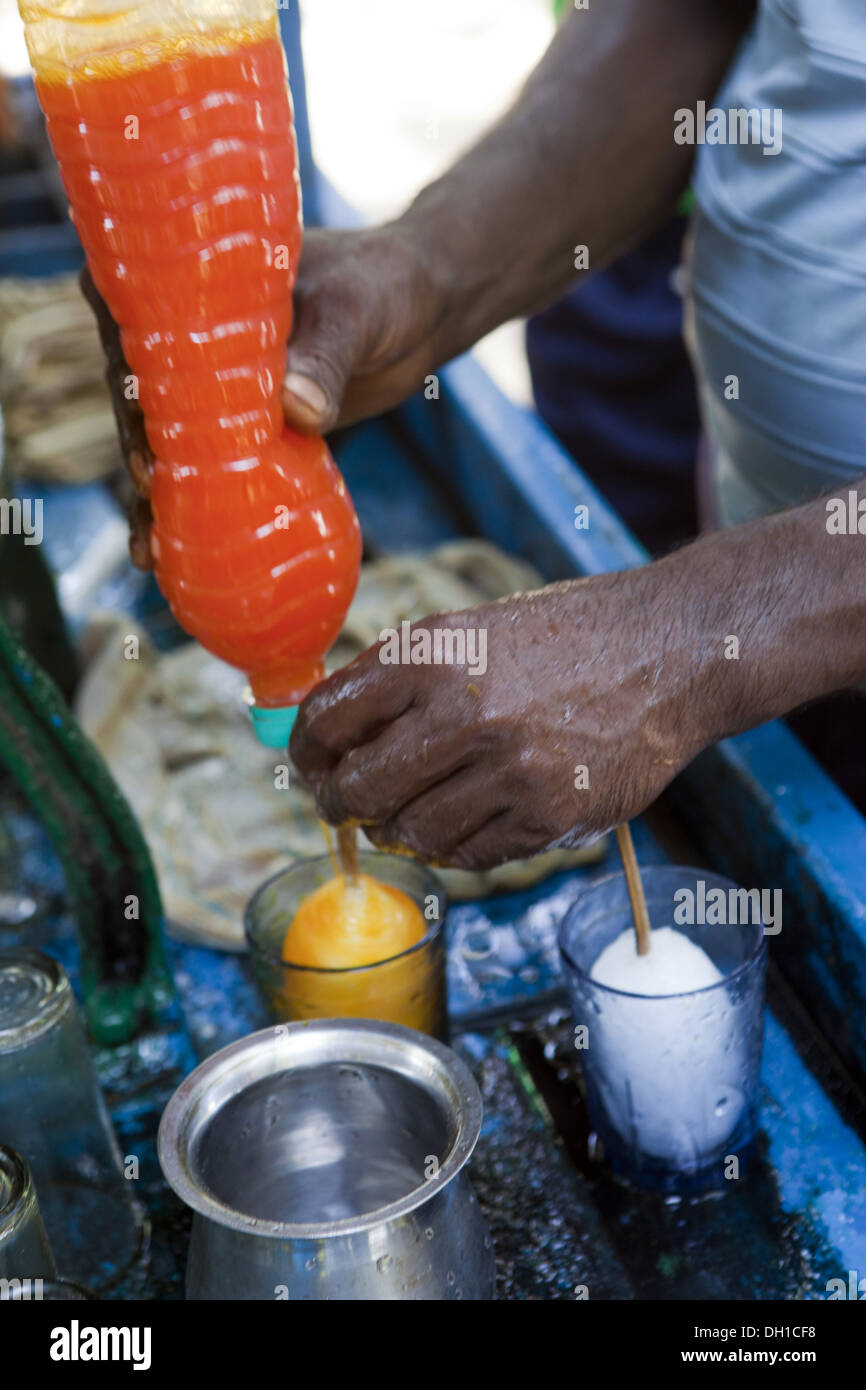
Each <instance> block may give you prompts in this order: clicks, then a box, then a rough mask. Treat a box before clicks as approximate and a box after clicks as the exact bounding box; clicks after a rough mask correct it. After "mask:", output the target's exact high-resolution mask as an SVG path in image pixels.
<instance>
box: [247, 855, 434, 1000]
mask: <svg viewBox="0 0 866 1390" xmlns="http://www.w3.org/2000/svg"><path fill="white" fill-rule="evenodd" d="M365 859H377V860H378V859H393V860H396V861H397V862H398V863H405V858H404V857H403V856H402V855H399V854H381V853H380V852H379V851H378V850H361V851H360V852H359V854H358V863H359V864H361V863H362V862H363V861H364V860H365ZM331 862H332V861H331V856H330V855H329V854H316V855H307V856H305V857H304V858H303V859H299V860H297V862H296V863H294V864H290V865H289V866H288V868H286V869H280V870H279V872H278V873H275V874H272V875H271V877H270V878H267V879H265V881H264V883H262V884H261V885H260V886H259V887H258V888H257V889H256V891H255V893H253V896H252V897H251V898H250V900H249V902H248V903H247V905H246V907H245V908H244V936H245V937H246V942H247V947H248V949H249V952H250V955H251V956H256V957H258V959H259V960H261V961H264V962H265V964H267V965H269V966H274V967H277V968H279V969H280V970H293V971H295V970H296V971H298V972H299V973H301V972H305V973H308V974H310V975H360V974H363V972H364V971H365V970H378V968H379V966H380V965H389V964H390V963H391V961H394V960H403V959H405V957H406V956H411V955H412V954H413V952H415V951H420V950H423V948H424V947H425V946H429V945H430V943H431V942H432V941H435V940H436V938H437V936H439V935H440V934H441V932H442V930H443V928H444V926H445V917H446V914H447V912H448V894H447V893H446V891H445V888H444V886H443V884H442V881H441V879H440V878H439V877H438V875H437V874H435V873H434V872H433V870H432V869H429V868H428V867H427V865H426V864H420V863H419V864H418V865H417V867H418V869H419V870H423V871H424V873H426V874H427V876H428V879H429V881H430V883H431V884H434V885H435V887H436V892H437V895H438V897H439V901H440V912H439V916H438V917H437V918H436V920H435V922H431V923H430V926H429V927H428V929H427V931H425V933H424V935H423V936H422V937H421V939H420V941H416V942H415V944H414V946H409V947H407V949H406V950H405V951H398V953H397V955H396V956H386V957H385V959H384V960H374V961H370V963H369V964H368V965H346V966H322V965H295V964H294V962H293V961H290V960H283V958H282V956H280V955H274V954H273V953H272V952H271V951H266V950H265V949H264V947H263V946H262V944H261V942H260V941H259V940H258V938H257V937H256V935H255V928H254V926H253V917H254V914H255V908H256V903H257V902H258V900H259V898H260V897H261V896H262V894H263V893H265V892H267V890H268V889H269V888H270V887H272V886H273V884H275V883H277V882H278V881H279V880H280V879H281V878H286V877H287V876H288V875H289V874H291V873H293V872H294V871H295V870H296V869H299V868H301V867H302V865H306V864H325V863H327V864H331ZM389 886H390V887H396V886H399V885H395V884H390V885H389ZM403 891H404V892H405V891H406V890H405V889H404V890H403Z"/></svg>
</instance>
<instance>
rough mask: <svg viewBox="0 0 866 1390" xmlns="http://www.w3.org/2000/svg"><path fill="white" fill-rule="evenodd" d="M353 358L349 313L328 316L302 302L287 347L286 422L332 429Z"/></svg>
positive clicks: (322, 431) (305, 427)
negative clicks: (323, 315) (328, 317)
mask: <svg viewBox="0 0 866 1390" xmlns="http://www.w3.org/2000/svg"><path fill="white" fill-rule="evenodd" d="M341 320H342V321H341ZM356 359H357V348H356V342H355V336H354V334H352V332H351V331H350V330H349V326H348V315H334V316H333V317H331V318H330V321H329V320H328V319H327V318H324V317H322V315H321V314H320V313H319V312H318V311H317V310H316V309H315V308H314V307H313V306H312V305H310V304H307V303H302V304H301V306H300V308H299V313H298V317H297V320H296V324H295V331H294V333H293V334H292V340H291V342H290V343H289V346H288V350H287V353H286V375H285V379H284V381H283V390H282V402H283V411H284V413H285V417H286V420H287V421H288V423H289V424H290V425H292V426H293V427H294V428H295V429H298V430H303V431H305V432H306V433H316V434H326V433H327V431H328V430H330V429H333V427H334V426H335V425H336V423H337V420H338V418H339V415H340V407H341V405H342V402H343V394H344V392H345V389H346V383H347V382H348V380H349V377H350V376H351V375H352V371H353V370H354V367H355V363H356Z"/></svg>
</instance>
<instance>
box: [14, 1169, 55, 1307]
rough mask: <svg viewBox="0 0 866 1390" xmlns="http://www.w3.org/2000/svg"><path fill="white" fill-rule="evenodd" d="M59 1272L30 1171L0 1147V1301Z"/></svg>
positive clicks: (19, 1294)
mask: <svg viewBox="0 0 866 1390" xmlns="http://www.w3.org/2000/svg"><path fill="white" fill-rule="evenodd" d="M56 1273H57V1271H56V1269H55V1266H54V1257H53V1255H52V1254H51V1247H50V1246H49V1244H48V1237H47V1235H46V1234H45V1227H44V1225H43V1224H42V1214H41V1212H40V1210H39V1203H38V1201H37V1200H36V1189H35V1187H34V1186H33V1179H32V1177H31V1176H30V1169H29V1168H28V1167H27V1164H26V1163H25V1162H24V1159H23V1158H22V1157H21V1155H20V1154H17V1153H16V1152H15V1150H14V1149H9V1148H7V1147H6V1146H5V1145H3V1144H0V1298H2V1297H6V1296H9V1297H11V1296H13V1294H14V1293H15V1291H16V1290H18V1291H22V1290H23V1291H24V1292H25V1293H26V1292H29V1290H30V1288H31V1286H32V1285H33V1283H34V1281H36V1280H38V1281H39V1282H40V1284H41V1282H42V1281H43V1280H46V1279H53V1278H54V1276H55V1274H56ZM16 1296H23V1294H22V1293H21V1292H19V1293H18V1294H16Z"/></svg>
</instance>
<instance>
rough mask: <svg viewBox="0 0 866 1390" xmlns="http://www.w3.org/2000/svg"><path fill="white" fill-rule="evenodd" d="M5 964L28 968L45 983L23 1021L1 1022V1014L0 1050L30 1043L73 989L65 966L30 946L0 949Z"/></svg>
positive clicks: (62, 1008) (48, 1024)
mask: <svg viewBox="0 0 866 1390" xmlns="http://www.w3.org/2000/svg"><path fill="white" fill-rule="evenodd" d="M8 965H18V966H21V967H25V968H28V969H29V970H30V971H31V972H32V974H33V975H34V976H37V975H38V976H39V977H40V978H41V979H42V980H43V981H44V982H45V984H46V989H45V993H44V994H43V995H42V996H41V998H39V999H38V1000H37V1001H36V1007H35V1008H34V1010H33V1012H32V1014H31V1015H30V1017H29V1018H26V1019H24V1021H23V1022H20V1023H15V1024H11V1025H7V1026H4V1024H3V1020H2V1018H0V1052H12V1051H15V1050H16V1049H17V1048H19V1047H24V1046H26V1045H27V1044H28V1043H31V1042H32V1041H33V1040H34V1039H35V1038H37V1037H39V1035H40V1034H41V1033H44V1032H46V1031H47V1030H48V1029H49V1028H51V1027H52V1026H53V1025H54V1024H55V1023H56V1022H57V1020H58V1018H60V1017H61V1016H62V1015H63V1014H64V1013H65V1012H66V1010H67V1009H68V1008H69V1007H70V1005H71V1003H72V990H71V988H70V984H69V979H68V976H67V975H66V972H65V970H64V969H63V967H62V966H61V965H60V963H59V962H58V961H56V960H55V959H54V957H53V956H49V955H46V954H45V952H44V951H35V950H33V949H32V948H30V947H17V948H14V949H10V950H3V951H0V969H2V968H3V967H4V966H8Z"/></svg>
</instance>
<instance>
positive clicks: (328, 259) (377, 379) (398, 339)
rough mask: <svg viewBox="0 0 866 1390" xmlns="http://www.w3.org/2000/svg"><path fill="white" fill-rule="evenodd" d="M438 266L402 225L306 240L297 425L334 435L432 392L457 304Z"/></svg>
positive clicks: (292, 386) (299, 287) (292, 379)
mask: <svg viewBox="0 0 866 1390" xmlns="http://www.w3.org/2000/svg"><path fill="white" fill-rule="evenodd" d="M434 260H435V258H434V257H433V256H432V255H428V254H427V252H426V251H425V250H424V248H423V241H422V239H421V238H417V237H415V236H414V235H411V234H410V233H409V232H408V231H407V230H405V229H403V227H402V226H401V224H400V223H390V224H387V225H385V226H383V227H376V228H373V229H371V230H369V231H312V232H308V233H307V234H306V236H305V238H304V249H303V251H302V253H301V264H300V268H299V271H298V280H297V284H296V286H295V296H294V325H293V329H292V337H291V341H290V343H289V350H288V354H287V359H286V378H285V382H284V385H283V409H284V411H285V415H286V419H287V420H288V422H289V424H290V425H292V426H294V428H295V429H299V430H303V431H305V432H307V433H315V434H325V433H327V431H328V430H330V429H333V427H334V426H335V425H347V424H351V423H352V422H353V421H355V420H360V419H363V418H365V417H367V416H369V415H376V414H378V413H379V412H380V411H382V410H388V409H390V407H391V406H394V405H397V404H398V403H399V402H400V401H402V400H405V398H406V397H407V396H409V395H411V394H412V393H413V392H414V391H416V390H417V389H418V388H419V387H420V386H421V385H423V382H424V378H425V376H426V375H427V373H428V372H431V371H433V370H434V368H435V367H436V366H437V365H438V363H439V361H440V360H441V359H440V357H439V356H438V355H437V353H438V351H439V349H438V346H437V339H438V335H439V331H440V327H441V324H442V320H443V317H444V315H445V310H446V304H447V299H448V296H447V292H446V289H445V287H444V285H443V284H441V283H438V282H437V279H436V272H435V266H434Z"/></svg>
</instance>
